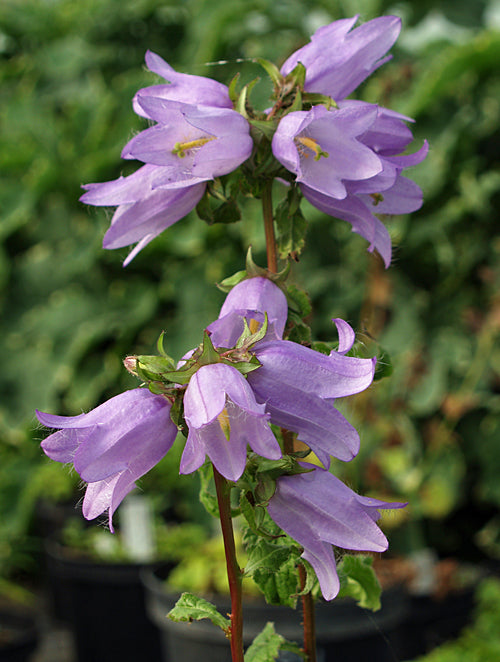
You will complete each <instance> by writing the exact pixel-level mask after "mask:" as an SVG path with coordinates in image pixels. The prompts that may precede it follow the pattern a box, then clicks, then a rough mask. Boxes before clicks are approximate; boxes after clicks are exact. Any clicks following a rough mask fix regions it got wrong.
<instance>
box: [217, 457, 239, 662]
mask: <svg viewBox="0 0 500 662" xmlns="http://www.w3.org/2000/svg"><path fill="white" fill-rule="evenodd" d="M213 469H214V481H215V491H216V493H217V503H218V504H219V517H220V524H221V529H222V537H223V539H224V551H225V554H226V568H227V578H228V580H229V594H230V596H231V631H230V633H229V640H230V642H231V658H232V662H244V660H243V609H242V604H241V602H242V596H241V579H242V577H241V570H240V567H239V565H238V561H237V559H236V545H235V543H234V533H233V522H232V519H231V501H230V491H231V488H230V485H229V483H228V482H227V480H226V479H225V478H224V476H221V474H220V473H219V472H218V471H217V469H216V468H215V467H214V468H213Z"/></svg>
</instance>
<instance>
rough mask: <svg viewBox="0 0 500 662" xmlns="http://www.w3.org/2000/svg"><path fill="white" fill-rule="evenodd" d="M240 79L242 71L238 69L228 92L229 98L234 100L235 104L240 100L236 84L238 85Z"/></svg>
mask: <svg viewBox="0 0 500 662" xmlns="http://www.w3.org/2000/svg"><path fill="white" fill-rule="evenodd" d="M239 80H240V72H239V71H238V72H237V73H236V74H235V75H234V76H233V78H232V79H231V82H230V83H229V85H228V88H227V89H228V93H229V98H230V99H231V101H232V102H233V105H234V104H236V102H237V101H238V93H237V92H236V86H237V85H238V82H239Z"/></svg>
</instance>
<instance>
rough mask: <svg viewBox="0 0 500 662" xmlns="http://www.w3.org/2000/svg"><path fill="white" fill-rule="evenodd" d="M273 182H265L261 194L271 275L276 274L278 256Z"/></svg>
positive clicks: (268, 264)
mask: <svg viewBox="0 0 500 662" xmlns="http://www.w3.org/2000/svg"><path fill="white" fill-rule="evenodd" d="M272 192H273V181H272V179H271V180H269V181H268V182H266V185H265V186H264V191H263V193H262V214H263V216H264V231H265V233H266V251H267V268H268V269H269V271H271V272H272V273H274V274H275V273H277V272H278V255H277V253H276V237H275V235H274V218H273V193H272Z"/></svg>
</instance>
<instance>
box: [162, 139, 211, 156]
mask: <svg viewBox="0 0 500 662" xmlns="http://www.w3.org/2000/svg"><path fill="white" fill-rule="evenodd" d="M211 140H215V137H214V136H211V137H210V138H198V139H197V140H188V141H187V142H184V143H179V142H177V143H175V145H174V149H173V150H172V154H175V156H178V157H179V158H180V159H183V158H184V157H185V156H186V152H190V151H191V150H194V149H198V148H199V147H203V145H206V144H207V143H209V142H210V141H211Z"/></svg>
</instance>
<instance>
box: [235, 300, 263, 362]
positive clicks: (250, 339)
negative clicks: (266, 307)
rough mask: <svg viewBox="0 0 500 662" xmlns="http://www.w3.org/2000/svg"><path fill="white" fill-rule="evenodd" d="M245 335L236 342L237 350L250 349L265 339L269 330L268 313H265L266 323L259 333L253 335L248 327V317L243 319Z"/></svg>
mask: <svg viewBox="0 0 500 662" xmlns="http://www.w3.org/2000/svg"><path fill="white" fill-rule="evenodd" d="M243 325H244V328H243V333H242V334H241V336H240V337H239V338H238V341H237V342H236V348H237V349H240V348H243V347H244V348H249V347H251V346H252V345H255V343H258V342H259V341H260V340H262V339H263V338H265V336H266V333H267V330H268V328H269V319H268V317H267V313H264V321H263V323H262V324H261V327H260V329H259V330H258V331H256V332H255V333H252V332H251V331H250V328H249V326H248V322H247V319H246V317H245V318H244V319H243ZM259 365H260V363H259Z"/></svg>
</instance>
